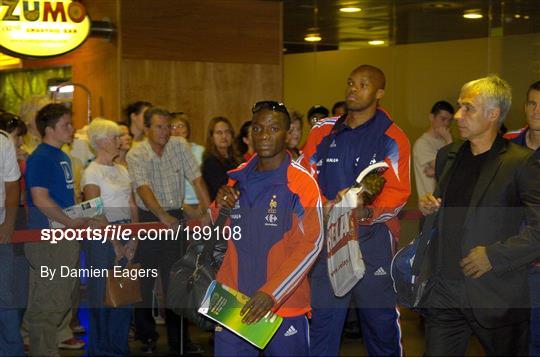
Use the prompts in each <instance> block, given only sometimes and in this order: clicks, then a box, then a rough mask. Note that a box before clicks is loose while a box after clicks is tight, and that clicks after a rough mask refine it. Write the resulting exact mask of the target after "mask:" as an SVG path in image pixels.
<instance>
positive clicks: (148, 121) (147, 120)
mask: <svg viewBox="0 0 540 357" xmlns="http://www.w3.org/2000/svg"><path fill="white" fill-rule="evenodd" d="M154 115H159V116H161V117H165V118H167V119H170V118H171V113H169V111H168V110H167V109H164V108H160V107H150V108H148V109H147V110H146V111H145V112H144V126H145V127H147V128H149V127H150V126H152V118H153V117H154Z"/></svg>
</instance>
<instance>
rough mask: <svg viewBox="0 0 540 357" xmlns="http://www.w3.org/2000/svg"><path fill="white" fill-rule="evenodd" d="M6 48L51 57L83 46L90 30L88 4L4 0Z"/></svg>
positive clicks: (1, 28)
mask: <svg viewBox="0 0 540 357" xmlns="http://www.w3.org/2000/svg"><path fill="white" fill-rule="evenodd" d="M0 19H1V21H2V22H1V24H0V47H2V52H7V53H9V54H12V55H16V56H17V55H19V56H23V57H25V56H26V57H50V56H58V55H61V54H64V53H66V52H69V51H72V50H74V49H75V48H77V47H78V46H80V45H81V44H82V43H83V42H84V40H86V38H87V37H88V34H89V32H90V19H89V18H88V16H87V14H86V9H85V7H84V6H83V5H82V4H81V3H80V2H76V1H71V0H52V1H44V0H29V1H26V0H0Z"/></svg>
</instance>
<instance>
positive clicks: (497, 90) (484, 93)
mask: <svg viewBox="0 0 540 357" xmlns="http://www.w3.org/2000/svg"><path fill="white" fill-rule="evenodd" d="M465 90H471V91H475V92H477V93H478V95H479V96H480V97H481V98H482V99H484V103H486V113H487V111H488V110H490V109H493V108H499V109H500V115H499V122H498V124H499V127H500V126H501V125H502V124H503V123H504V119H506V115H507V114H508V112H509V111H510V106H511V105H512V88H511V87H510V84H508V82H506V81H505V80H504V79H502V78H500V77H499V76H497V75H494V74H493V75H489V76H487V77H484V78H480V79H477V80H474V81H470V82H467V83H465V85H464V86H463V88H461V91H465Z"/></svg>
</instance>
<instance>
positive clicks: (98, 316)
mask: <svg viewBox="0 0 540 357" xmlns="http://www.w3.org/2000/svg"><path fill="white" fill-rule="evenodd" d="M85 248H86V263H87V267H90V268H94V269H109V268H112V267H113V265H114V258H115V254H114V248H113V246H112V244H111V242H109V241H107V242H105V243H104V244H102V243H101V242H99V241H87V242H85ZM105 286H106V278H105V277H98V278H96V277H92V278H89V279H88V302H89V308H90V314H89V315H90V321H89V325H90V331H89V333H88V355H89V356H127V355H129V346H128V335H129V325H130V323H131V315H132V311H133V307H132V306H122V307H119V308H108V307H104V304H103V301H104V298H105Z"/></svg>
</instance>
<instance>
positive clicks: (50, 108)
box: [25, 104, 92, 356]
mask: <svg viewBox="0 0 540 357" xmlns="http://www.w3.org/2000/svg"><path fill="white" fill-rule="evenodd" d="M36 126H37V129H38V131H39V133H40V135H41V137H42V143H41V144H39V145H38V147H37V148H36V149H35V150H34V151H33V152H32V154H31V155H30V156H29V157H28V161H27V166H26V184H27V185H26V189H27V191H28V193H27V198H28V209H29V211H28V226H29V228H31V229H32V228H33V229H36V228H49V220H50V221H54V222H58V223H60V224H62V225H64V226H66V227H67V228H82V227H85V226H87V225H88V224H89V223H91V222H92V221H91V220H89V219H88V218H74V219H72V218H69V217H68V216H67V215H66V214H65V213H64V212H63V211H62V210H63V209H65V208H68V207H70V206H72V205H74V204H75V195H74V175H73V169H72V165H71V159H70V158H69V156H68V155H67V154H66V153H64V152H63V151H62V150H61V147H62V146H63V145H65V144H69V143H70V142H71V141H72V140H73V133H74V129H73V124H72V118H71V111H70V109H68V108H66V107H65V106H63V105H62V104H48V105H46V106H45V107H43V108H42V109H41V110H39V112H38V113H37V115H36ZM25 254H26V257H27V258H28V262H29V263H30V281H31V284H32V288H31V291H32V294H30V297H29V300H28V309H27V311H26V316H27V318H28V324H29V332H30V355H31V356H56V355H58V354H59V353H58V341H57V327H58V325H60V323H61V322H62V320H63V319H64V318H65V316H66V314H68V312H69V309H70V307H71V293H72V291H73V287H74V285H75V282H76V279H75V278H73V277H60V276H59V275H60V274H56V275H53V276H43V273H42V270H43V267H46V268H48V269H57V270H56V271H57V272H58V271H60V268H61V267H63V266H66V267H69V268H75V267H76V266H77V262H78V259H79V243H78V242H76V241H65V240H63V241H60V242H58V244H50V243H48V242H38V243H29V244H26V246H25Z"/></svg>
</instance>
